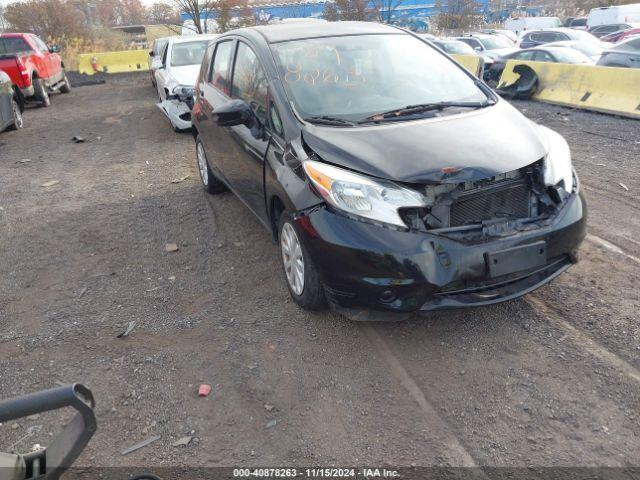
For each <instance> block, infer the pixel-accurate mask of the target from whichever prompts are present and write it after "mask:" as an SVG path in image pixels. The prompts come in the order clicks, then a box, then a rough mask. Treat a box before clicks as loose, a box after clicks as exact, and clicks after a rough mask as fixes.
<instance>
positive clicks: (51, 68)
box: [30, 35, 60, 80]
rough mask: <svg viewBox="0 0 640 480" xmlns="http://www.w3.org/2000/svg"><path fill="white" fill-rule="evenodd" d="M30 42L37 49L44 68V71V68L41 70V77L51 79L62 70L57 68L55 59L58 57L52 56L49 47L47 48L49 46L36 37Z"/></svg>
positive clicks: (33, 36)
mask: <svg viewBox="0 0 640 480" xmlns="http://www.w3.org/2000/svg"><path fill="white" fill-rule="evenodd" d="M30 40H31V42H32V43H33V45H34V46H35V48H36V51H37V53H38V57H39V59H40V63H41V65H43V66H44V71H43V69H42V68H40V69H39V73H40V76H41V77H43V78H46V79H50V78H51V77H53V76H54V75H55V74H56V73H57V72H59V70H60V68H57V69H56V66H55V62H54V57H55V56H56V55H53V54H51V53H50V52H49V47H47V44H46V43H44V42H43V41H42V40H40V38H38V37H36V36H35V35H31V38H30ZM52 80H56V79H52Z"/></svg>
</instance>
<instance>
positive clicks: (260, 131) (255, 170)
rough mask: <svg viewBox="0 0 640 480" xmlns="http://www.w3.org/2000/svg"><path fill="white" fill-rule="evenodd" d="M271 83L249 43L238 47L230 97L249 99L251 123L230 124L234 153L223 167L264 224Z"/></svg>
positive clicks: (238, 193) (239, 43)
mask: <svg viewBox="0 0 640 480" xmlns="http://www.w3.org/2000/svg"><path fill="white" fill-rule="evenodd" d="M268 90H269V89H268V82H267V76H266V74H265V72H264V68H263V67H262V64H261V63H260V60H259V58H258V56H257V55H256V53H255V52H254V50H253V49H252V48H251V46H250V45H249V44H248V43H245V42H244V41H242V40H240V41H238V43H237V46H236V54H235V61H234V64H233V73H232V79H231V98H232V99H234V100H235V99H239V100H242V101H244V102H246V103H247V104H248V105H249V106H250V107H251V110H252V112H253V116H254V119H253V121H252V123H251V124H250V125H236V126H234V127H227V128H226V130H227V132H228V135H229V136H230V137H231V139H232V141H233V144H232V145H231V149H232V154H231V155H230V156H229V157H228V159H229V163H228V164H227V165H225V166H224V168H225V171H226V174H227V180H228V181H229V184H230V186H231V188H232V189H233V190H234V191H235V192H236V194H237V195H238V196H239V197H240V198H241V199H242V200H243V201H244V202H245V203H246V204H247V205H248V206H249V208H251V210H253V212H254V213H255V214H256V215H257V216H258V217H259V218H260V219H261V220H262V221H263V222H265V223H268V222H267V211H266V208H265V201H264V178H263V176H264V159H265V155H266V153H267V148H268V146H269V139H268V136H267V132H266V130H265V125H266V124H267V107H268Z"/></svg>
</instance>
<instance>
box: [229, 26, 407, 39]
mask: <svg viewBox="0 0 640 480" xmlns="http://www.w3.org/2000/svg"><path fill="white" fill-rule="evenodd" d="M243 30H253V31H256V32H258V33H260V34H261V35H262V36H263V37H264V38H265V39H266V40H267V42H269V43H277V42H285V41H289V40H301V39H303V38H317V37H335V36H341V35H366V34H381V33H383V34H384V33H401V30H399V29H397V28H394V27H390V26H388V25H382V24H380V23H373V22H317V23H316V22H300V23H281V24H276V25H259V26H256V27H249V28H248V29H240V30H236V31H235V32H236V33H241V32H242V31H243Z"/></svg>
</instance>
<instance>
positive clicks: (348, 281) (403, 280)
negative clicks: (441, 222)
mask: <svg viewBox="0 0 640 480" xmlns="http://www.w3.org/2000/svg"><path fill="white" fill-rule="evenodd" d="M297 221H298V224H299V227H300V228H299V229H298V230H299V231H300V232H301V237H302V241H303V242H304V244H305V246H306V247H307V250H308V251H309V254H310V255H311V257H312V259H313V261H314V264H315V265H316V266H317V268H318V270H319V272H320V275H321V278H322V281H323V283H324V285H325V289H326V293H327V297H328V300H329V302H330V303H331V305H332V306H333V307H338V308H340V309H348V310H346V312H347V315H348V316H350V317H352V318H361V319H366V320H371V319H375V318H374V317H375V316H376V315H378V319H383V320H394V319H398V317H397V316H396V317H394V316H393V315H390V314H392V313H396V314H400V313H404V314H407V313H412V312H417V311H431V310H443V309H451V308H461V307H474V306H480V305H487V304H492V303H497V302H502V301H506V300H510V299H513V298H517V297H519V296H521V295H524V294H526V293H528V292H530V291H532V290H535V289H536V288H538V287H540V286H541V285H544V284H545V283H548V282H549V281H551V280H552V279H553V278H555V277H556V276H558V275H560V274H561V273H562V272H564V271H565V270H566V269H567V268H568V267H569V266H570V265H571V264H572V263H575V262H576V259H577V249H578V247H579V246H580V244H581V242H582V240H583V239H584V237H585V235H586V203H585V202H584V198H583V197H582V194H571V195H570V196H569V197H568V198H567V199H566V201H565V202H564V204H563V206H562V208H561V209H559V211H558V212H557V213H556V214H555V215H554V216H553V218H552V219H549V221H546V222H541V224H540V225H539V226H538V228H533V229H527V230H525V231H518V232H514V233H512V234H510V235H497V236H495V237H493V236H487V237H486V238H484V239H482V240H478V239H477V238H474V239H473V241H468V239H464V238H459V237H451V236H448V235H447V234H445V233H442V232H438V233H431V232H420V231H414V230H411V231H403V230H398V229H394V228H388V227H384V226H381V225H375V224H372V223H369V222H364V221H359V220H357V219H354V218H350V217H347V216H345V215H343V214H340V213H337V212H334V211H332V210H331V209H330V208H329V207H326V206H321V207H318V208H315V209H312V210H311V211H309V212H306V213H305V214H304V215H300V216H299V217H298V218H297ZM536 255H540V257H539V258H535V257H536ZM498 263H499V265H498ZM363 309H365V310H363ZM363 311H366V312H367V314H366V315H364V316H361V315H360V314H361V313H362V312H363ZM376 312H377V313H376Z"/></svg>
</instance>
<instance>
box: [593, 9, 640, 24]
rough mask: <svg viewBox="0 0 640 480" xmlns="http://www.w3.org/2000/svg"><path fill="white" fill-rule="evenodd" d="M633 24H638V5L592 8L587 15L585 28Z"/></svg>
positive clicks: (639, 11) (639, 19)
mask: <svg viewBox="0 0 640 480" xmlns="http://www.w3.org/2000/svg"><path fill="white" fill-rule="evenodd" d="M634 22H640V3H632V4H630V5H618V6H614V7H601V8H594V9H592V10H591V12H590V13H589V18H588V19H587V26H588V27H589V28H591V27H597V26H598V25H611V24H614V23H634Z"/></svg>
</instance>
